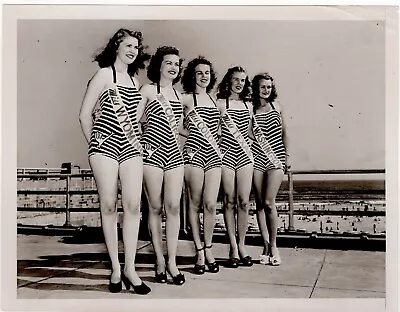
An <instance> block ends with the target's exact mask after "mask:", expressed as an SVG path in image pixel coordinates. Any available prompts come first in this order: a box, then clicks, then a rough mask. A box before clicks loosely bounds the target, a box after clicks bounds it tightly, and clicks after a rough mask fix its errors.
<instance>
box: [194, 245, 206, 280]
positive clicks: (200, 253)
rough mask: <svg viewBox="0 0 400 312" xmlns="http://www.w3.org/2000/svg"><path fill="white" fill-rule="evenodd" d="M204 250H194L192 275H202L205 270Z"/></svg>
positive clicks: (202, 248)
mask: <svg viewBox="0 0 400 312" xmlns="http://www.w3.org/2000/svg"><path fill="white" fill-rule="evenodd" d="M204 248H205V247H201V248H196V256H195V261H196V263H195V265H194V273H195V274H197V275H202V274H204V272H205V270H206V266H205V264H204V263H205V257H204Z"/></svg>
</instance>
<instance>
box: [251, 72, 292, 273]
mask: <svg viewBox="0 0 400 312" xmlns="http://www.w3.org/2000/svg"><path fill="white" fill-rule="evenodd" d="M252 89H253V92H252V97H253V107H254V116H253V123H252V130H253V135H254V143H253V145H252V151H253V155H254V175H253V183H254V190H255V198H256V207H257V220H258V226H259V228H260V232H261V235H262V238H263V240H264V250H263V253H262V255H261V256H260V263H262V264H271V265H275V266H277V265H280V264H281V257H280V255H279V251H278V248H277V246H276V236H277V228H278V215H277V211H276V205H275V199H276V195H277V194H278V191H279V188H280V186H281V183H282V180H283V176H284V172H285V170H286V168H287V166H288V165H287V164H288V162H287V160H288V156H289V153H288V148H287V133H286V128H285V124H284V122H283V117H282V115H283V107H282V105H281V104H280V103H279V102H278V101H277V96H278V95H277V92H276V88H275V84H274V79H273V78H272V77H271V76H270V75H269V74H267V73H262V74H258V75H256V76H255V77H254V78H253V81H252Z"/></svg>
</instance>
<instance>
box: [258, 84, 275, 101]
mask: <svg viewBox="0 0 400 312" xmlns="http://www.w3.org/2000/svg"><path fill="white" fill-rule="evenodd" d="M258 92H259V93H260V98H262V99H268V98H269V97H270V95H271V92H272V81H271V80H269V79H268V80H267V79H261V80H260V82H259V90H258Z"/></svg>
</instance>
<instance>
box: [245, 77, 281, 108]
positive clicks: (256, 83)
mask: <svg viewBox="0 0 400 312" xmlns="http://www.w3.org/2000/svg"><path fill="white" fill-rule="evenodd" d="M263 79H265V80H270V81H271V82H272V89H271V94H270V95H269V98H268V102H273V101H274V100H275V99H276V98H277V97H278V93H277V92H276V88H275V83H274V79H273V78H272V77H271V76H270V75H269V74H268V73H261V74H257V75H255V76H254V78H253V80H252V82H251V88H252V91H253V92H252V98H253V110H254V112H256V110H257V109H258V108H259V107H260V81H261V80H263Z"/></svg>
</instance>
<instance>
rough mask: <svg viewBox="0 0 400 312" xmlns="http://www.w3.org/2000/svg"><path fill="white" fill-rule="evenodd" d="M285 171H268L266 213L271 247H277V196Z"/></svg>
mask: <svg viewBox="0 0 400 312" xmlns="http://www.w3.org/2000/svg"><path fill="white" fill-rule="evenodd" d="M283 175H284V173H283V171H282V170H280V169H277V170H271V171H269V172H268V180H267V185H266V191H265V214H266V217H267V218H266V220H267V226H268V233H269V238H270V244H271V247H276V235H277V231H278V214H277V211H276V205H275V198H276V195H277V194H278V191H279V188H280V186H281V183H282V180H283Z"/></svg>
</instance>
